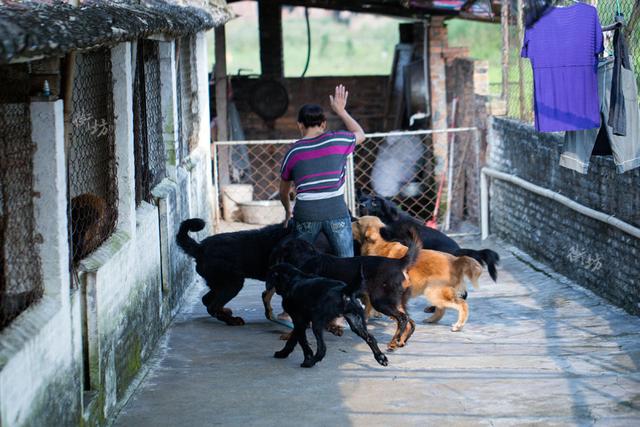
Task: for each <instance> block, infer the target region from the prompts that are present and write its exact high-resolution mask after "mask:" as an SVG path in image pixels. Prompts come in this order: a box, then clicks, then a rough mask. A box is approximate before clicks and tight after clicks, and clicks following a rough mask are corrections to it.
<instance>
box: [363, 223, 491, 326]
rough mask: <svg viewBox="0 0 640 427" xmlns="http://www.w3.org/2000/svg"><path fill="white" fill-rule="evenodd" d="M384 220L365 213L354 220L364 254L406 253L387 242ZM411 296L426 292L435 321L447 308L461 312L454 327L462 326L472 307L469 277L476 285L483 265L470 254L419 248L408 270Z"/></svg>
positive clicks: (395, 254) (392, 254) (390, 255)
mask: <svg viewBox="0 0 640 427" xmlns="http://www.w3.org/2000/svg"><path fill="white" fill-rule="evenodd" d="M382 227H384V223H383V222H382V221H381V220H380V218H378V217H375V216H363V217H361V218H359V219H358V221H356V222H353V223H352V229H353V238H354V239H355V240H357V241H359V242H360V244H361V245H362V247H361V252H362V255H378V256H385V257H389V258H399V257H401V256H403V255H404V254H405V252H406V251H407V247H406V246H404V245H403V244H401V243H398V242H388V241H386V240H384V239H383V238H382V236H381V235H380V229H381V228H382ZM407 273H408V275H409V283H410V285H409V286H410V287H411V297H412V298H414V297H416V296H418V295H424V296H425V297H426V298H427V299H428V300H429V301H431V303H432V304H433V305H434V306H435V307H436V310H435V313H434V314H433V315H432V316H431V317H429V318H428V319H426V320H425V322H426V323H435V322H437V321H439V320H440V319H441V318H442V316H444V313H445V310H446V309H447V308H453V309H456V310H457V311H458V321H457V322H456V323H454V324H453V325H452V327H451V330H452V331H454V332H457V331H459V330H461V329H462V327H463V326H464V324H465V323H466V321H467V317H468V316H469V307H468V305H467V302H466V301H465V300H464V297H466V293H467V291H466V287H465V284H464V281H463V279H464V277H467V278H468V279H469V280H470V281H471V283H472V284H473V286H474V287H475V288H477V287H478V277H479V276H480V274H481V273H482V266H481V265H480V263H478V261H476V260H474V259H473V258H470V257H467V256H461V257H456V256H453V255H451V254H447V253H444V252H438V251H432V250H429V249H422V250H420V254H419V255H418V261H417V262H416V263H415V264H414V265H413V266H412V267H410V268H409V269H408V271H407Z"/></svg>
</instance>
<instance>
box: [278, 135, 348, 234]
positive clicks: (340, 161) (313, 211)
mask: <svg viewBox="0 0 640 427" xmlns="http://www.w3.org/2000/svg"><path fill="white" fill-rule="evenodd" d="M355 144H356V137H355V135H354V134H353V133H351V132H344V131H341V132H325V133H323V134H321V135H318V136H316V137H315V138H309V139H301V140H299V141H296V142H295V143H294V144H293V145H292V146H291V148H290V149H289V151H288V152H287V154H286V155H285V156H284V160H283V162H282V169H281V171H280V176H281V177H282V179H283V180H285V181H294V183H295V187H296V203H295V207H294V212H293V215H294V218H296V219H297V220H299V221H324V220H327V219H335V218H342V217H345V216H348V215H349V211H348V210H347V205H346V203H345V202H344V197H343V194H344V183H345V175H346V165H347V157H348V156H349V154H351V153H353V150H354V148H355Z"/></svg>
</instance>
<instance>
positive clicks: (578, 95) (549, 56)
mask: <svg viewBox="0 0 640 427" xmlns="http://www.w3.org/2000/svg"><path fill="white" fill-rule="evenodd" d="M602 50H603V46H602V28H601V27H600V21H599V19H598V12H597V11H596V9H595V8H594V7H593V6H590V5H588V4H584V3H577V4H575V5H573V6H569V7H553V8H550V9H549V11H548V12H547V13H546V14H545V15H543V16H542V17H541V18H540V19H539V20H538V21H537V22H536V23H535V24H534V25H533V26H532V27H530V28H528V29H527V30H526V31H525V35H524V43H523V46H522V53H521V55H522V57H524V58H529V59H530V61H531V67H532V68H533V84H534V86H533V88H534V89H533V92H534V94H533V98H534V99H533V103H534V111H535V116H536V130H538V131H540V132H559V131H566V130H580V129H592V128H597V127H599V126H600V106H599V101H598V99H599V98H598V82H597V63H598V54H599V53H600V52H602Z"/></svg>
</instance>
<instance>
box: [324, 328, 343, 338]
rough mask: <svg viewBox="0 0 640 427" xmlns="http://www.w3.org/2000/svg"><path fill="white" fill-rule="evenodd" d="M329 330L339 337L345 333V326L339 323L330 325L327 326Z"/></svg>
mask: <svg viewBox="0 0 640 427" xmlns="http://www.w3.org/2000/svg"><path fill="white" fill-rule="evenodd" d="M327 331H329V332H331V333H332V334H333V335H335V336H337V337H341V336H342V334H344V328H343V327H342V326H338V325H329V326H327Z"/></svg>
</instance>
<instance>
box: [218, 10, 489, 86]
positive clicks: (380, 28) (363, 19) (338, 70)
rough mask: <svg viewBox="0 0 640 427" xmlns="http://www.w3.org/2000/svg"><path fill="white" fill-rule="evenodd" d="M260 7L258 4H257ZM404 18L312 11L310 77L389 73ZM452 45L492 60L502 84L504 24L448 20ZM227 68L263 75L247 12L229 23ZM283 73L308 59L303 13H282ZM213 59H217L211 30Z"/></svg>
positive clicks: (254, 25)
mask: <svg viewBox="0 0 640 427" xmlns="http://www.w3.org/2000/svg"><path fill="white" fill-rule="evenodd" d="M256 9H257V8H256ZM401 22H402V21H401V20H398V19H392V18H387V17H379V16H375V15H366V14H361V15H350V17H349V18H347V19H346V20H345V19H344V18H343V19H340V20H338V19H336V18H335V15H329V14H318V13H314V10H313V9H312V10H311V58H310V63H309V69H308V71H307V74H306V75H307V76H331V75H332V76H340V75H387V74H389V73H390V71H391V64H392V61H393V51H394V48H395V45H396V43H398V24H400V23H401ZM448 28H449V44H450V45H451V46H469V47H470V48H471V55H472V56H473V57H474V58H477V59H486V60H489V63H490V69H489V76H490V80H491V82H492V83H499V82H500V49H501V36H500V26H499V25H497V24H484V23H477V22H471V21H461V20H451V21H448ZM226 37H227V71H228V73H229V74H236V73H238V71H239V70H240V71H241V72H242V73H243V74H247V73H253V74H259V73H260V53H259V46H260V43H259V38H258V22H257V16H256V14H253V13H252V14H247V15H246V16H240V17H238V18H237V19H234V20H232V21H231V22H229V23H228V24H227V25H226ZM283 40H284V64H285V75H286V76H288V77H295V76H300V74H301V73H302V70H303V69H304V65H305V61H306V59H307V30H306V24H305V20H304V18H303V17H302V16H301V14H300V13H297V14H287V13H286V12H285V13H284V15H283ZM209 60H210V64H213V61H214V45H213V32H211V34H210V40H209Z"/></svg>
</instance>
